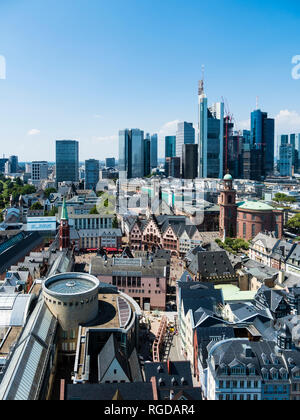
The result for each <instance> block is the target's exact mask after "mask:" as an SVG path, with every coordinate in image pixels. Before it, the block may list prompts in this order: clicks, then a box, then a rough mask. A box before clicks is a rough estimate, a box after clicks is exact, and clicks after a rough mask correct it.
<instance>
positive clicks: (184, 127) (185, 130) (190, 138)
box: [176, 121, 195, 172]
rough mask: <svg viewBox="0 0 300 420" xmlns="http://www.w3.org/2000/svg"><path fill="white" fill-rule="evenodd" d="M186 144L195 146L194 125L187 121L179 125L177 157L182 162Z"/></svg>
mask: <svg viewBox="0 0 300 420" xmlns="http://www.w3.org/2000/svg"><path fill="white" fill-rule="evenodd" d="M184 144H195V129H194V127H193V124H192V123H188V122H186V121H184V122H180V123H178V125H177V133H176V156H177V157H179V158H180V162H182V146H183V145H184ZM180 172H181V169H180Z"/></svg>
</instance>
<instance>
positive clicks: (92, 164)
mask: <svg viewBox="0 0 300 420" xmlns="http://www.w3.org/2000/svg"><path fill="white" fill-rule="evenodd" d="M99 171H100V165H99V160H96V159H89V160H86V161H85V180H84V186H85V189H86V190H95V189H96V187H97V184H98V182H99Z"/></svg>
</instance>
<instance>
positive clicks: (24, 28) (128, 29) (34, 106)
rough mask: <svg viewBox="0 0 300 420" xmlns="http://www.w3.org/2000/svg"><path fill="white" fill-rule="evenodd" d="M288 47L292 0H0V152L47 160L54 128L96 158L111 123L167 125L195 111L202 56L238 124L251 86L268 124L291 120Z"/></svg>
mask: <svg viewBox="0 0 300 420" xmlns="http://www.w3.org/2000/svg"><path fill="white" fill-rule="evenodd" d="M295 55H300V2H299V1H297V0H294V1H282V0H276V1H269V0H262V1H258V0H251V1H250V0H248V1H245V0H227V1H224V0H215V1H211V2H209V1H202V0H126V1H125V0H0V56H3V57H5V60H6V79H1V80H0V145H1V148H0V153H1V155H2V154H5V155H11V154H17V155H18V156H19V160H20V161H30V160H36V159H43V160H44V159H45V160H54V159H55V139H77V140H79V141H80V159H81V160H84V159H88V158H98V159H104V158H105V157H111V156H116V157H117V156H118V131H119V129H123V128H140V129H143V130H144V131H145V132H151V133H152V132H159V133H160V137H161V139H162V138H163V136H164V135H165V134H175V131H176V122H177V121H183V120H186V121H191V122H194V123H197V83H198V80H199V79H200V78H201V65H202V64H204V65H205V88H206V93H207V96H208V99H209V102H210V103H212V102H216V101H219V100H220V99H221V97H224V98H226V101H227V102H228V104H229V108H230V112H231V113H233V114H234V116H235V120H236V121H237V122H238V123H239V126H240V127H247V125H248V124H249V123H248V120H249V117H250V112H251V111H252V110H253V109H255V105H256V97H257V96H258V97H259V106H260V108H261V109H262V110H264V111H267V112H269V115H270V116H272V117H274V118H275V117H276V123H277V124H276V125H277V133H278V134H279V133H283V132H285V131H286V132H292V131H298V132H300V101H299V98H300V95H299V93H300V79H299V80H295V79H293V78H292V76H291V72H292V67H293V65H292V57H293V56H295ZM2 61H3V60H2ZM0 64H1V61H0ZM0 74H1V68H0ZM162 151H163V149H162V147H160V155H162Z"/></svg>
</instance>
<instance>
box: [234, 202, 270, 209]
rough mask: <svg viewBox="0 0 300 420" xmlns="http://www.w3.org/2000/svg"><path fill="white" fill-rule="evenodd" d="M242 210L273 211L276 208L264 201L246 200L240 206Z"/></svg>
mask: <svg viewBox="0 0 300 420" xmlns="http://www.w3.org/2000/svg"><path fill="white" fill-rule="evenodd" d="M239 209H241V210H255V211H271V210H274V208H273V207H272V206H269V204H265V203H262V202H261V201H246V202H244V203H242V204H241V205H240V206H239Z"/></svg>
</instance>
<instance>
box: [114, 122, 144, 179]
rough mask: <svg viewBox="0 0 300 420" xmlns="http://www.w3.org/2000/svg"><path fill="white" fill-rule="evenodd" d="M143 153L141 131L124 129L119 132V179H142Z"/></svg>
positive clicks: (142, 135) (142, 133)
mask: <svg viewBox="0 0 300 420" xmlns="http://www.w3.org/2000/svg"><path fill="white" fill-rule="evenodd" d="M144 153H145V146H144V132H143V131H141V130H139V129H132V130H128V129H126V130H121V131H120V132H119V174H120V179H131V178H143V176H144V169H145V168H144Z"/></svg>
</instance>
